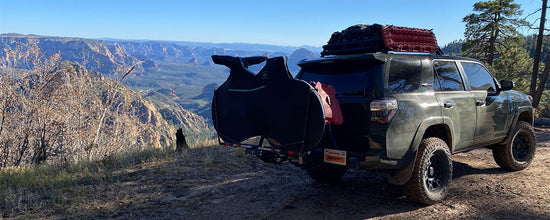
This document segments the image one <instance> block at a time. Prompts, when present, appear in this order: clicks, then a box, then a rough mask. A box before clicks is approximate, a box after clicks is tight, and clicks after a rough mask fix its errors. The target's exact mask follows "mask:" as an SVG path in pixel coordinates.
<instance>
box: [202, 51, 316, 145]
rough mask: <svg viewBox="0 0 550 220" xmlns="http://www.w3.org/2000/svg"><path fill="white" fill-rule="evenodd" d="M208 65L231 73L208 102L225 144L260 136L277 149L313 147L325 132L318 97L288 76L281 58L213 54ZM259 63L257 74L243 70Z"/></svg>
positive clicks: (304, 83) (284, 59)
mask: <svg viewBox="0 0 550 220" xmlns="http://www.w3.org/2000/svg"><path fill="white" fill-rule="evenodd" d="M212 60H213V61H214V63H216V64H221V65H225V66H227V67H229V68H230V69H231V71H230V74H229V77H228V78H227V81H225V82H224V83H223V84H222V85H220V87H218V89H217V90H216V91H215V92H214V99H213V102H212V118H213V121H214V126H215V128H216V131H217V132H218V135H219V137H220V138H221V139H222V140H223V141H224V142H225V143H230V144H239V143H241V142H242V141H244V140H246V139H248V138H251V137H255V136H263V137H265V138H268V140H269V142H270V143H271V144H272V145H275V147H276V148H279V149H281V150H286V151H295V152H306V151H309V150H312V149H313V148H315V147H317V144H318V143H319V141H320V140H321V138H322V135H323V132H324V130H325V117H324V112H323V107H322V104H321V101H320V98H319V96H318V95H317V93H316V92H315V90H314V88H313V87H312V86H311V85H310V84H308V83H307V82H304V81H302V80H296V79H294V78H293V77H292V75H291V74H290V72H289V71H288V67H287V64H286V57H274V58H269V59H267V57H245V58H242V57H232V56H218V55H213V56H212ZM264 60H267V62H266V65H265V66H264V67H263V68H262V70H260V72H259V73H258V74H257V75H254V74H253V73H252V72H251V71H250V70H248V68H247V67H248V66H249V65H253V64H258V63H261V62H263V61H264Z"/></svg>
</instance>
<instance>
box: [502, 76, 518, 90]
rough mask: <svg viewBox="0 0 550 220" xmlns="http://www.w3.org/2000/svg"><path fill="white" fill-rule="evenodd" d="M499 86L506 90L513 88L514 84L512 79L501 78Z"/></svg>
mask: <svg viewBox="0 0 550 220" xmlns="http://www.w3.org/2000/svg"><path fill="white" fill-rule="evenodd" d="M500 86H502V88H500V90H503V91H506V90H512V89H514V87H516V84H515V83H514V81H512V80H507V79H503V80H500Z"/></svg>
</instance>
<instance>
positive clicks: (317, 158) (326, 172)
mask: <svg viewBox="0 0 550 220" xmlns="http://www.w3.org/2000/svg"><path fill="white" fill-rule="evenodd" d="M304 166H305V169H306V172H307V174H308V175H309V177H311V178H312V179H314V180H315V181H316V182H318V183H320V184H328V185H335V184H337V183H339V182H340V181H341V180H342V177H343V176H344V174H345V173H346V167H345V166H341V165H335V164H329V163H325V162H324V161H323V154H322V153H314V154H312V155H309V156H307V157H305V158H304Z"/></svg>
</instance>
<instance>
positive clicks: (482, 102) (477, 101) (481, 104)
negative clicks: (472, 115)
mask: <svg viewBox="0 0 550 220" xmlns="http://www.w3.org/2000/svg"><path fill="white" fill-rule="evenodd" d="M485 104H486V102H485V101H482V100H476V105H477V106H484V105H485Z"/></svg>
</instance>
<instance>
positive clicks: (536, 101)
mask: <svg viewBox="0 0 550 220" xmlns="http://www.w3.org/2000/svg"><path fill="white" fill-rule="evenodd" d="M549 73H550V56H548V58H547V59H546V64H545V66H544V71H542V77H541V79H540V84H539V86H538V89H537V91H536V92H535V94H534V95H533V107H535V108H536V107H538V106H539V103H540V99H541V98H542V92H544V88H546V81H548V75H549Z"/></svg>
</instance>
